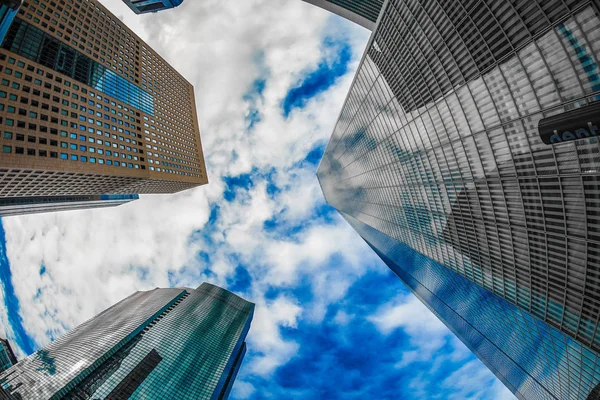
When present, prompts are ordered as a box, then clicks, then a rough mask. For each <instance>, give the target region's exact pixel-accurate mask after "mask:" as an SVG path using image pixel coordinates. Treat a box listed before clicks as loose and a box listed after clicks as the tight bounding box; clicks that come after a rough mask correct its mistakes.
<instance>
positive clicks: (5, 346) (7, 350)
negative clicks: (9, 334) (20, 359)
mask: <svg viewBox="0 0 600 400" xmlns="http://www.w3.org/2000/svg"><path fill="white" fill-rule="evenodd" d="M0 346H1V347H0V372H2V371H6V370H7V369H9V368H10V367H12V366H13V365H15V364H16V363H17V356H15V353H14V351H13V349H12V347H11V345H10V342H9V341H8V340H6V339H2V338H0Z"/></svg>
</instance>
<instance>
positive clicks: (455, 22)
mask: <svg viewBox="0 0 600 400" xmlns="http://www.w3.org/2000/svg"><path fill="white" fill-rule="evenodd" d="M599 10H600V2H598V1H585V0H565V1H562V0H549V1H543V2H541V1H525V0H523V1H521V0H519V1H514V2H505V1H501V0H497V1H496V0H492V1H477V0H444V1H425V0H414V1H413V0H410V1H409V0H389V1H387V3H386V5H385V7H384V9H383V11H382V15H381V16H380V18H379V21H378V24H377V26H376V28H375V30H374V32H373V34H372V37H371V40H370V42H369V45H368V48H367V51H366V54H365V55H364V57H363V60H362V62H361V65H360V67H359V70H358V72H357V76H356V78H355V80H354V83H353V85H352V88H351V90H350V93H349V95H348V97H347V99H346V102H345V104H344V107H343V109H342V111H341V114H340V116H339V120H338V123H337V125H336V127H335V130H334V133H333V135H332V138H331V141H330V143H329V145H328V146H327V150H326V152H325V155H324V157H323V160H322V162H321V164H320V166H319V169H318V177H319V180H320V183H321V187H322V189H323V192H324V194H325V197H326V199H327V201H328V203H330V204H331V205H333V206H334V207H335V208H337V209H338V210H339V211H340V213H341V214H342V215H343V216H344V218H345V219H346V220H347V221H348V222H349V223H350V224H351V225H352V226H353V227H354V228H355V229H356V230H357V232H358V233H360V234H361V236H362V237H363V238H364V239H365V240H366V242H367V243H368V244H369V245H370V246H371V247H372V248H373V249H374V250H375V251H376V252H377V253H378V254H379V255H380V256H381V258H382V259H383V260H384V261H385V262H386V263H387V264H388V265H389V266H390V268H391V269H392V270H394V272H395V273H396V274H397V275H398V276H399V277H400V278H401V279H402V280H403V281H404V283H405V284H406V285H407V286H408V287H409V288H410V289H411V290H412V291H413V292H414V293H415V294H416V295H417V296H418V297H419V298H420V299H421V300H422V301H423V302H424V303H425V304H426V305H427V306H428V307H429V308H430V309H431V310H432V311H433V312H434V313H435V314H436V315H437V316H438V317H439V318H440V319H441V320H442V321H443V322H444V323H445V324H446V325H447V326H448V327H449V328H450V329H451V330H452V331H453V332H454V333H456V335H457V336H458V337H459V338H460V339H461V340H462V341H463V342H464V343H465V344H466V345H467V346H468V347H469V348H470V349H471V350H473V352H474V353H475V354H477V356H478V357H479V358H480V359H481V360H482V361H483V362H484V363H485V364H486V365H487V366H488V367H489V368H490V369H491V370H492V371H493V372H494V373H495V374H496V375H497V376H498V377H499V378H500V379H501V380H502V382H504V383H505V384H506V386H507V387H508V388H509V389H510V390H511V391H512V392H513V393H515V394H516V395H517V397H518V398H522V399H588V398H589V399H598V398H600V388H598V384H599V383H600V362H599V359H598V356H599V352H600V330H599V329H598V321H599V318H600V251H599V249H600V234H599V232H600V146H599V142H598V139H597V137H596V135H597V132H598V129H599V128H598V126H600V121H598V122H596V120H597V119H598V116H599V115H600V114H599V113H598V111H597V109H598V104H599V103H597V101H598V100H600V75H599V69H598V61H599V58H600V11H599Z"/></svg>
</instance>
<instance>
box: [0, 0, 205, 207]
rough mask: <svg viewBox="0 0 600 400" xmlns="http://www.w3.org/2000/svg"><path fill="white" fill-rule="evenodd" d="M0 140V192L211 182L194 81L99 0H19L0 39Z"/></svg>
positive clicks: (175, 187)
mask: <svg viewBox="0 0 600 400" xmlns="http://www.w3.org/2000/svg"><path fill="white" fill-rule="evenodd" d="M0 147H2V153H0V154H1V156H0V200H2V199H14V198H24V197H26V198H28V199H31V198H37V197H40V198H44V199H46V201H45V203H44V204H48V201H49V200H51V199H52V198H53V197H57V198H60V199H64V198H65V197H72V196H75V197H77V198H79V196H102V195H123V194H125V195H131V194H151V193H174V192H177V191H181V190H185V189H189V188H192V187H195V186H198V185H201V184H204V183H207V177H206V171H205V167H204V159H203V154H202V145H201V142H200V134H199V128H198V118H197V115H196V105H195V101H194V89H193V87H192V85H191V84H190V83H189V82H187V81H186V80H185V79H184V78H183V77H182V76H181V75H180V74H178V73H177V72H176V71H175V70H174V69H173V67H171V66H170V65H169V64H168V63H167V62H166V61H164V60H163V59H162V57H160V55H159V54H157V53H156V52H155V51H153V50H152V49H151V48H150V47H149V46H148V45H147V44H146V43H144V42H143V41H142V40H141V39H140V38H139V37H137V36H136V35H135V34H134V33H133V32H132V31H131V30H129V29H128V28H127V27H126V26H125V25H124V24H123V23H122V22H121V21H120V20H119V19H118V18H117V17H115V16H113V15H112V14H111V13H110V12H109V11H108V10H107V9H106V8H104V7H103V6H102V4H100V3H99V2H98V1H97V0H83V1H80V0H64V1H61V2H59V3H56V2H54V1H52V0H38V1H35V2H33V1H31V2H28V1H25V2H24V3H23V5H22V6H21V8H20V10H19V11H18V14H17V17H16V18H15V20H14V22H13V24H12V26H11V27H10V29H9V30H8V33H7V34H6V38H5V40H4V42H3V43H2V45H1V48H0ZM58 201H59V202H60V201H62V200H58ZM77 203H78V202H77V201H72V202H71V204H72V206H73V207H74V208H79V206H78V205H77ZM105 205H106V204H105ZM0 207H1V206H0ZM0 215H2V211H1V209H0Z"/></svg>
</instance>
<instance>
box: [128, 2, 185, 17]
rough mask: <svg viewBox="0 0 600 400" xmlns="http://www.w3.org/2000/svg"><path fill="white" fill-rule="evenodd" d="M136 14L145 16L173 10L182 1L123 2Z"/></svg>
mask: <svg viewBox="0 0 600 400" xmlns="http://www.w3.org/2000/svg"><path fill="white" fill-rule="evenodd" d="M123 1H124V2H125V4H127V5H128V6H129V8H131V9H132V10H133V11H134V12H135V13H136V14H145V13H149V12H157V11H161V10H168V9H169V8H175V7H177V6H179V5H181V3H183V0H123Z"/></svg>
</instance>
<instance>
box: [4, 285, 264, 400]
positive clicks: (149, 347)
mask: <svg viewBox="0 0 600 400" xmlns="http://www.w3.org/2000/svg"><path fill="white" fill-rule="evenodd" d="M253 313H254V304H253V303H250V302H248V301H246V300H244V299H242V298H240V297H238V296H236V295H234V294H233V293H230V292H228V291H226V290H224V289H221V288H219V287H217V286H213V285H210V284H208V283H203V284H202V285H201V286H200V287H198V288H197V289H187V288H174V289H158V288H157V289H154V290H151V291H148V292H136V293H134V294H133V295H131V296H129V297H127V298H125V299H124V300H122V301H120V302H119V303H117V304H115V305H114V306H112V307H110V308H108V309H107V310H105V311H103V312H102V313H100V314H98V315H97V316H96V317H94V318H92V319H91V320H89V321H87V322H85V323H83V324H81V325H80V326H78V327H77V328H75V329H73V330H71V331H70V332H68V333H66V334H65V335H63V336H61V337H59V338H58V339H56V340H55V341H54V342H52V343H50V344H49V345H47V346H46V347H44V348H43V349H40V350H38V351H37V352H35V353H34V354H32V355H31V356H29V357H27V358H26V359H24V360H21V361H20V362H19V363H17V364H16V365H15V366H13V367H12V368H10V369H8V370H7V371H5V372H4V373H2V374H0V399H35V400H41V399H73V400H75V399H77V400H81V399H114V400H116V399H119V400H122V399H214V400H217V399H224V400H225V399H227V398H228V396H229V393H230V391H231V387H232V386H233V382H234V380H235V377H236V375H237V371H238V370H239V367H240V365H241V363H242V360H243V358H244V354H245V352H246V343H245V338H246V335H247V334H248V330H249V329H250V323H251V321H252V316H253Z"/></svg>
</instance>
